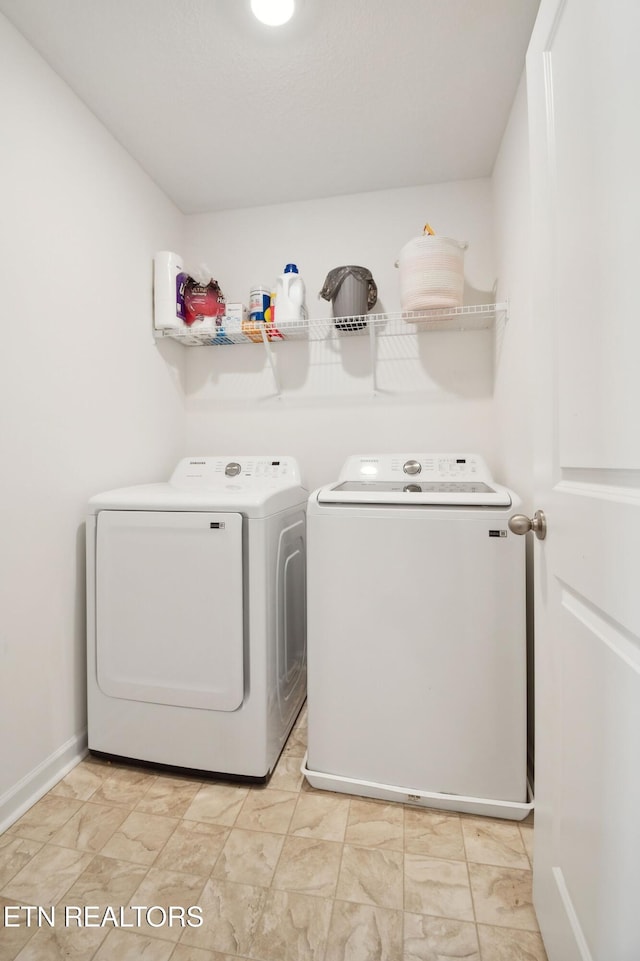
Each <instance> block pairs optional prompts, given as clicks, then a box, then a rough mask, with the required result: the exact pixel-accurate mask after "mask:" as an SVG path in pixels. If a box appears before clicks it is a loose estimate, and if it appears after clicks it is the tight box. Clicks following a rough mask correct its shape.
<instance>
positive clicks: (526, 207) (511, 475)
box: [492, 74, 544, 510]
mask: <svg viewBox="0 0 640 961" xmlns="http://www.w3.org/2000/svg"><path fill="white" fill-rule="evenodd" d="M527 122H528V116H527V90H526V82H525V77H524V74H523V77H522V80H521V82H520V86H519V87H518V92H517V94H516V97H515V100H514V103H513V107H512V109H511V114H510V117H509V122H508V125H507V128H506V130H505V133H504V137H503V139H502V144H501V147H500V151H499V154H498V157H497V160H496V163H495V167H494V171H493V181H492V185H493V204H492V206H493V211H494V224H495V249H496V259H497V263H498V265H499V269H498V298H499V299H500V300H508V301H509V305H510V306H509V321H508V323H507V324H506V325H505V327H504V328H503V329H501V330H499V331H498V337H497V340H496V380H495V411H494V417H495V426H496V431H497V434H498V437H499V444H498V445H497V449H496V463H497V465H498V470H499V472H500V474H501V476H503V477H506V478H508V479H509V483H510V485H511V486H512V487H513V488H514V489H516V490H517V491H518V492H519V493H520V495H521V496H522V498H523V499H524V501H525V505H524V506H525V509H526V510H529V509H530V508H532V506H533V505H532V500H531V498H532V480H533V449H532V443H533V423H532V413H533V412H532V377H533V376H534V374H535V363H536V362H540V361H542V362H544V357H541V356H540V355H537V356H536V354H535V353H534V349H533V348H534V345H533V321H532V312H531V248H530V244H531V240H530V231H531V201H530V188H529V134H528V126H527Z"/></svg>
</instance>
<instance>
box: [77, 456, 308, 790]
mask: <svg viewBox="0 0 640 961" xmlns="http://www.w3.org/2000/svg"><path fill="white" fill-rule="evenodd" d="M307 497H308V492H307V491H306V490H305V489H304V488H303V487H302V486H301V481H300V471H299V468H298V465H297V463H296V462H295V461H294V460H293V458H291V457H265V456H262V455H261V456H253V457H237V456H219V457H193V458H186V459H184V460H182V461H181V462H180V463H179V464H178V465H177V467H176V469H175V471H174V472H173V475H172V477H171V479H170V481H169V482H168V483H161V484H149V485H139V486H135V487H128V488H122V489H119V490H114V491H108V492H106V493H104V494H99V495H97V496H95V497H93V498H92V499H91V500H90V502H89V515H88V518H87V642H88V643H87V668H88V677H87V688H88V732H89V733H88V737H89V749H90V750H91V751H92V752H94V753H97V754H101V755H108V756H110V757H117V758H124V759H130V760H135V761H141V762H149V763H153V764H159V765H163V766H168V767H175V768H181V769H182V768H187V769H189V770H191V771H199V772H205V773H208V774H212V775H221V776H228V777H234V778H247V779H251V780H253V781H261V780H266V779H267V778H268V777H269V775H270V773H271V772H272V771H273V768H274V766H275V763H276V761H277V759H278V757H279V755H280V752H281V750H282V748H283V746H284V744H285V741H286V739H287V736H288V734H289V732H290V730H291V727H292V725H293V723H294V721H295V718H296V716H297V714H298V712H299V710H300V708H301V706H302V704H303V702H304V699H305V696H306V603H305V592H306V516H305V512H306V501H307Z"/></svg>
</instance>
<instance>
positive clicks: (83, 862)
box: [0, 712, 546, 961]
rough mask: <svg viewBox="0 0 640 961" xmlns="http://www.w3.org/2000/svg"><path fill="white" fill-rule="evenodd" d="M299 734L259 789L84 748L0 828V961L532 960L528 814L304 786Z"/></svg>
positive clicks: (540, 958)
mask: <svg viewBox="0 0 640 961" xmlns="http://www.w3.org/2000/svg"><path fill="white" fill-rule="evenodd" d="M305 742H306V717H305V713H304V712H303V714H302V715H301V717H300V718H299V720H298V722H297V724H296V726H295V728H294V730H293V731H292V734H291V737H290V738H289V741H288V744H287V746H286V748H285V750H284V753H283V755H282V757H281V758H280V761H279V763H278V766H277V768H276V770H275V772H274V774H273V777H272V778H271V781H270V782H269V784H268V785H267V786H266V787H247V786H244V785H243V786H238V785H233V784H225V783H222V782H212V781H207V782H205V781H198V780H191V779H187V778H181V777H173V776H167V775H166V774H164V773H161V772H156V771H152V770H149V769H144V770H142V769H137V768H131V767H125V766H119V765H115V764H105V763H102V762H100V761H98V760H95V759H91V758H87V759H86V760H85V761H83V762H82V763H81V764H79V765H78V766H77V767H76V768H75V769H74V770H73V771H72V772H71V773H70V774H69V775H67V777H65V778H64V780H62V781H60V782H59V783H58V784H57V785H56V786H55V787H54V788H53V789H52V790H51V791H50V792H49V793H48V794H47V795H46V796H45V797H43V798H42V799H41V800H40V801H38V803H37V804H35V805H34V806H33V807H32V808H31V809H30V810H29V811H27V813H26V814H25V815H24V816H23V817H22V818H20V820H19V821H17V822H16V823H15V824H14V825H13V826H12V827H11V828H9V830H8V831H7V832H6V833H5V834H4V835H2V836H0V909H2V908H5V907H7V908H9V909H10V910H9V913H8V915H7V917H8V920H9V921H10V922H11V925H10V926H6V927H5V926H4V925H3V926H2V927H0V961H58V959H63V958H64V959H69V961H90V959H93V961H130V959H131V961H133V959H135V961H139V959H143V961H231V959H235V958H247V959H252V961H448V959H464V961H545V959H546V955H545V951H544V947H543V945H542V941H541V938H540V934H539V932H538V926H537V922H536V917H535V914H534V910H533V906H532V903H531V856H532V854H531V842H532V832H533V826H532V824H531V823H523V824H517V823H515V822H508V821H498V820H492V819H488V818H474V817H467V816H459V815H457V814H450V813H448V814H445V813H443V812H439V811H427V810H425V809H418V808H414V807H410V806H405V805H400V804H385V803H383V802H379V801H370V800H366V799H363V798H356V797H349V796H347V795H339V794H331V793H327V792H322V791H316V790H314V789H313V788H311V787H309V785H308V784H306V782H305V783H303V778H302V776H301V774H300V763H301V760H302V757H303V755H304V751H305ZM20 905H22V906H25V905H34V906H40V907H42V908H45V909H46V910H47V912H48V914H49V916H50V917H51V916H52V912H51V908H52V906H53V907H54V908H55V913H54V914H53V917H52V920H53V921H54V922H55V923H54V926H53V927H51V926H50V925H49V923H48V922H47V920H46V919H45V918H44V917H42V916H41V917H40V920H39V923H38V918H37V914H36V913H35V912H32V913H31V920H32V924H31V925H30V926H27V924H26V921H27V916H28V915H27V911H25V910H23V911H20V912H18V911H17V910H15V908H16V906H20ZM85 906H89V907H91V908H92V909H93V910H92V911H90V912H89V913H88V915H87V919H88V920H89V921H90V922H92V924H91V925H87V926H82V927H79V926H78V924H77V921H76V920H75V916H76V915H78V914H79V915H80V917H81V918H82V913H81V912H82V909H83V908H84V907H85ZM132 906H140V907H145V908H146V907H153V908H154V911H153V912H149V915H148V917H147V916H146V912H142V911H139V912H137V913H135V912H134V911H132ZM193 906H197V907H199V908H201V909H202V916H203V924H202V925H201V926H200V927H195V926H190V925H187V924H186V921H187V920H194V918H193V917H190V916H189V915H188V914H187V913H186V910H187V909H188V908H189V907H193ZM169 907H172V908H173V909H174V911H173V920H174V923H173V924H172V925H169V924H168V923H164V924H163V920H164V915H163V912H162V911H161V908H164V909H165V912H166V914H167V917H168V911H169ZM65 908H68V909H73V910H72V915H73V916H72V917H70V918H69V919H68V923H67V924H65ZM108 908H111V909H112V914H109V913H108V912H107V909H108ZM179 908H182V909H184V911H185V914H184V916H183V921H184V922H185V923H184V924H182V923H181V919H180V914H179V911H178V909H179ZM105 912H107V914H106V915H105ZM4 915H5V911H3V910H0V921H1V920H2V918H3V916H4ZM114 921H116V922H117V924H114ZM123 923H124V924H128V925H130V926H129V927H125V926H123Z"/></svg>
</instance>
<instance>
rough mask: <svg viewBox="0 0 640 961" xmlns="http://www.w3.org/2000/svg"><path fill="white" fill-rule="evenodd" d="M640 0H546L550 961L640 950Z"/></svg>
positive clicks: (544, 465)
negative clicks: (638, 285)
mask: <svg viewBox="0 0 640 961" xmlns="http://www.w3.org/2000/svg"><path fill="white" fill-rule="evenodd" d="M638 36H640V4H638V2H637V0H614V2H612V0H542V4H541V8H540V12H539V15H538V20H537V23H536V27H535V29H534V33H533V37H532V41H531V46H530V50H529V54H528V58H527V81H528V92H529V110H530V134H531V158H532V168H531V176H532V189H533V225H534V237H533V241H534V244H533V249H534V252H535V253H534V257H535V263H534V277H533V290H534V325H535V331H536V342H535V344H534V349H533V351H532V355H531V363H532V364H533V365H534V370H535V372H536V382H537V388H536V390H537V396H536V412H537V413H536V417H537V422H538V423H537V434H536V467H537V482H536V487H537V492H536V496H537V503H536V507H538V508H542V509H543V510H544V512H545V514H546V517H547V522H548V533H547V537H546V539H545V540H543V541H536V542H535V572H536V725H537V730H536V820H535V851H534V900H535V905H536V910H537V912H538V919H539V922H540V927H541V930H542V934H543V937H544V940H545V944H546V947H547V952H548V955H549V959H550V961H578V959H582V961H587V959H589V961H638V958H640V913H639V910H638V904H639V902H638V896H639V892H640V604H639V600H638V596H639V592H638V581H639V578H638V572H639V570H640V564H639V561H638V551H639V549H640V429H639V428H638V414H639V413H640V365H639V359H640V317H639V316H638V307H637V291H636V279H637V276H638V273H639V271H640V189H639V177H640V124H639V120H638V117H639V114H638V97H639V96H640V58H639V57H638V55H637V49H636V45H637V38H638Z"/></svg>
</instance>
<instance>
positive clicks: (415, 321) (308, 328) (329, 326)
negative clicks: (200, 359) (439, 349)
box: [155, 303, 508, 347]
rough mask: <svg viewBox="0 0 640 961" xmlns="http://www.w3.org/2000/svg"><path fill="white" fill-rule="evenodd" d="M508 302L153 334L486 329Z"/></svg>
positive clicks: (273, 339) (277, 337) (192, 341)
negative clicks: (246, 330)
mask: <svg viewBox="0 0 640 961" xmlns="http://www.w3.org/2000/svg"><path fill="white" fill-rule="evenodd" d="M507 310H508V304H506V303H500V304H476V305H473V306H470V307H447V308H433V309H431V310H404V311H398V312H396V313H387V314H365V315H363V316H361V317H334V318H332V317H323V318H311V319H305V320H297V321H288V322H286V323H283V324H278V323H276V325H275V327H269V326H266V327H264V331H263V329H262V328H261V327H260V324H259V322H258V321H255V322H252V329H253V333H252V339H248V338H247V335H246V333H241V332H239V331H238V332H235V331H231V330H228V329H227V328H226V326H225V319H224V318H222V319H221V326H220V329H219V331H218V332H217V333H214V332H213V331H211V330H198V329H197V326H196V327H184V328H174V329H171V330H159V331H156V332H155V333H156V337H159V338H163V337H171V338H172V339H174V340H178V341H180V343H181V344H184V346H185V347H223V346H229V345H238V344H251V343H258V344H262V343H264V340H265V339H266V340H267V341H268V342H270V343H277V342H278V341H283V340H284V341H287V340H330V339H332V338H335V337H354V336H361V337H362V336H365V337H366V336H371V333H372V330H373V332H374V333H375V335H376V336H379V337H401V336H408V335H410V334H416V333H422V332H423V331H467V330H489V329H491V328H492V327H493V326H494V325H495V324H496V322H497V321H498V320H499V319H503V318H506V315H507Z"/></svg>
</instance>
